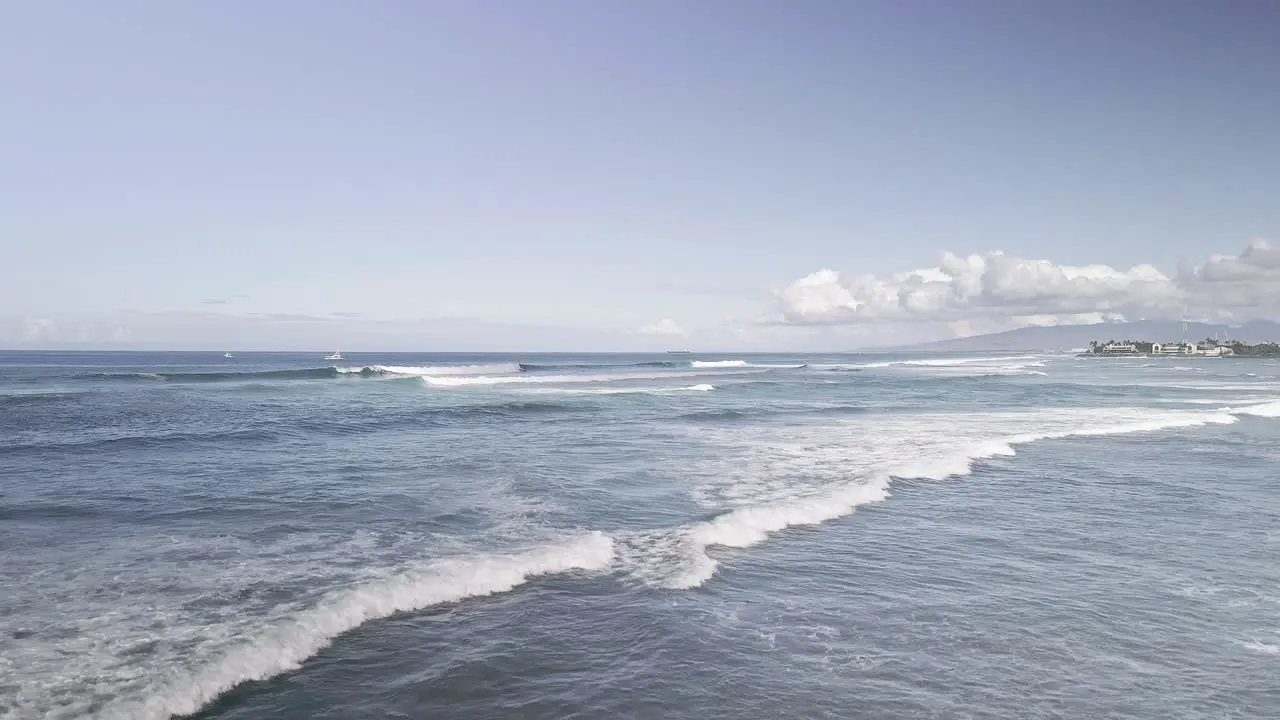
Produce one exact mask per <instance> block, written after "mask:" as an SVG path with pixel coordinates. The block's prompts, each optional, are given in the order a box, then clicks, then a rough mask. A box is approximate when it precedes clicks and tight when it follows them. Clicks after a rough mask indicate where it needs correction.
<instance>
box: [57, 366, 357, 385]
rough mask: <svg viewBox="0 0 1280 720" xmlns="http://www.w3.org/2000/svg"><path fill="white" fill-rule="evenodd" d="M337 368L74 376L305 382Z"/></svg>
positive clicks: (82, 377) (87, 376) (84, 377)
mask: <svg viewBox="0 0 1280 720" xmlns="http://www.w3.org/2000/svg"><path fill="white" fill-rule="evenodd" d="M340 374H341V373H340V372H339V370H338V368H334V367H323V368H301V369H297V370H259V371H256V372H254V371H250V372H172V373H169V372H115V373H86V374H83V375H76V376H75V378H76V379H79V380H107V381H117V382H120V381H123V382H127V381H144V382H156V381H167V382H185V383H199V382H226V381H230V380H272V379H277V380H307V379H322V378H335V377H338V376H339V375H340Z"/></svg>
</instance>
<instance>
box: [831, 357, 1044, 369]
mask: <svg viewBox="0 0 1280 720" xmlns="http://www.w3.org/2000/svg"><path fill="white" fill-rule="evenodd" d="M1018 360H1030V361H1032V362H1029V363H1022V365H1023V366H1025V367H1041V366H1043V365H1044V361H1043V360H1040V359H1039V358H1038V357H1036V356H1034V355H1008V356H1000V357H971V358H970V357H965V358H924V359H916V360H881V361H878V362H866V363H820V364H815V365H811V367H812V368H814V369H815V370H852V371H857V370H870V369H878V368H889V367H897V366H907V367H955V366H962V365H972V364H977V363H1010V362H1014V361H1018Z"/></svg>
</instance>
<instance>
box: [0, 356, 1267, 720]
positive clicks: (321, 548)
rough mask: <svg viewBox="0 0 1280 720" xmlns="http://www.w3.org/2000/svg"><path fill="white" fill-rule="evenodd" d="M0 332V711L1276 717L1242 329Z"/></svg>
mask: <svg viewBox="0 0 1280 720" xmlns="http://www.w3.org/2000/svg"><path fill="white" fill-rule="evenodd" d="M322 355H324V353H305V354H273V353H244V354H237V355H236V356H235V357H232V358H224V357H222V354H221V353H36V352H23V353H16V352H9V353H0V717H4V718H14V719H17V718H23V719H25V718H104V719H107V718H111V719H114V718H129V719H140V720H149V719H157V718H167V717H170V716H175V715H176V716H186V715H190V716H194V717H196V718H201V719H204V720H215V719H217V720H231V719H232V718H235V719H243V720H248V719H250V718H255V719H256V718H299V719H301V718H308V719H310V718H437V717H439V718H445V717H447V718H486V719H488V718H501V717H519V718H697V719H698V720H706V719H708V718H783V717H786V718H886V719H888V718H1152V719H1156V718H1159V719H1162V720H1167V719H1170V718H1273V717H1280V563H1278V562H1277V558H1278V555H1280V483H1278V477H1277V476H1278V475H1280V472H1278V468H1280V364H1278V363H1277V362H1276V361H1274V360H1261V359H1193V358H1166V359H1147V358H1098V359H1093V358H1077V357H1074V356H1071V355H1067V354H1051V353H1028V354H1019V353H1007V354H951V355H928V354H850V355H750V356H747V355H704V354H697V353H694V354H691V355H683V354H650V355H616V354H615V355H583V354H372V353H370V354H360V353H353V354H350V355H349V356H348V357H346V358H345V359H343V360H340V361H326V360H323V359H322Z"/></svg>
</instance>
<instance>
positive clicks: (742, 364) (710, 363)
mask: <svg viewBox="0 0 1280 720" xmlns="http://www.w3.org/2000/svg"><path fill="white" fill-rule="evenodd" d="M689 367H695V368H777V369H779V370H795V369H798V368H802V367H805V365H804V364H803V363H799V364H790V363H753V362H747V361H746V360H694V361H693V362H691V363H689Z"/></svg>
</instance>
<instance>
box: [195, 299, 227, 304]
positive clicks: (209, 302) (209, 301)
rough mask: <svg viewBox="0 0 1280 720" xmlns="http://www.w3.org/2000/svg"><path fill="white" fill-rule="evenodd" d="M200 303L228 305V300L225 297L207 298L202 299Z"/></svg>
mask: <svg viewBox="0 0 1280 720" xmlns="http://www.w3.org/2000/svg"><path fill="white" fill-rule="evenodd" d="M200 304H201V305H226V304H227V301H226V300H225V299H224V298H205V299H204V300H201V301H200Z"/></svg>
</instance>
